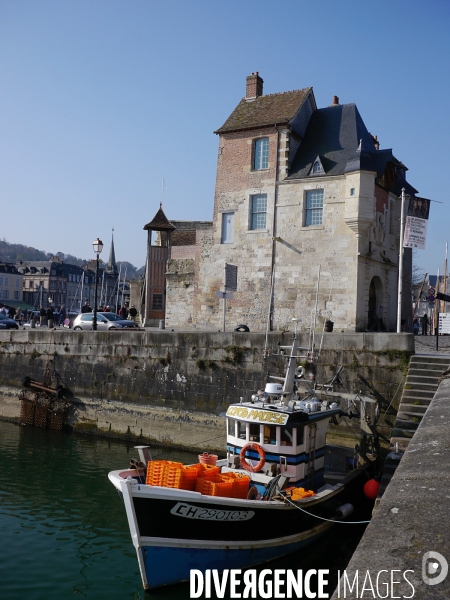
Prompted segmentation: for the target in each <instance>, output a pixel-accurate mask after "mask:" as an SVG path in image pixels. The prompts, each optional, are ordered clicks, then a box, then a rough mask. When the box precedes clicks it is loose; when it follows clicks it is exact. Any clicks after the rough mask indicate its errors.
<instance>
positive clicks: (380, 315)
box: [377, 304, 383, 331]
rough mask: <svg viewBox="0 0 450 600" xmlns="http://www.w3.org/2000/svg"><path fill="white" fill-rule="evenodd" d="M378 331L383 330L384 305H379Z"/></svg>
mask: <svg viewBox="0 0 450 600" xmlns="http://www.w3.org/2000/svg"><path fill="white" fill-rule="evenodd" d="M377 331H383V305H382V304H379V305H378V307H377Z"/></svg>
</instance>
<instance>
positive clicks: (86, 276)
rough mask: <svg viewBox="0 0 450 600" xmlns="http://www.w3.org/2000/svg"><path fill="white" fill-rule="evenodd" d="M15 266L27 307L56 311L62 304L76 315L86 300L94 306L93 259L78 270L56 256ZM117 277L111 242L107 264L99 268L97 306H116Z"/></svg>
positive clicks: (94, 268) (94, 269)
mask: <svg viewBox="0 0 450 600" xmlns="http://www.w3.org/2000/svg"><path fill="white" fill-rule="evenodd" d="M16 267H17V271H18V272H19V273H20V276H21V278H22V279H23V301H24V302H26V303H27V304H29V305H30V306H33V307H35V308H38V307H40V306H43V307H44V308H47V307H48V306H52V307H54V308H58V309H59V308H60V307H61V306H62V305H63V304H64V305H65V307H66V310H68V311H70V312H79V311H80V309H81V307H82V305H83V304H84V302H85V301H86V300H87V301H88V302H89V303H90V305H91V306H92V307H93V306H94V302H95V278H96V261H95V260H94V261H90V262H89V263H88V264H86V265H84V266H83V267H80V266H78V265H71V264H68V263H64V262H63V261H62V260H61V259H60V258H59V257H57V256H55V257H53V259H52V260H50V261H19V262H18V263H17V265H16ZM118 276H119V273H118V269H117V264H116V260H115V254H114V240H112V242H111V250H110V255H109V260H108V263H106V264H102V265H101V268H100V269H99V281H98V290H97V305H98V306H102V305H103V306H105V305H107V304H109V305H111V306H114V307H115V305H116V300H117V289H118V287H117V286H118ZM21 290H22V288H21Z"/></svg>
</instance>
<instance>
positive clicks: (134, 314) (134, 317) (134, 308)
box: [130, 304, 137, 321]
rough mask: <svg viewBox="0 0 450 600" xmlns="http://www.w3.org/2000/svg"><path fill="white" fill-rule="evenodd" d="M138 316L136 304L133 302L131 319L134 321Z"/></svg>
mask: <svg viewBox="0 0 450 600" xmlns="http://www.w3.org/2000/svg"><path fill="white" fill-rule="evenodd" d="M136 316H137V310H136V307H135V306H134V304H132V305H131V308H130V319H131V320H132V321H134V320H135V319H136Z"/></svg>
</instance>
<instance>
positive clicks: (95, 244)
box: [92, 238, 103, 331]
mask: <svg viewBox="0 0 450 600" xmlns="http://www.w3.org/2000/svg"><path fill="white" fill-rule="evenodd" d="M92 247H93V248H94V252H95V254H96V255H97V269H96V271H95V297H94V320H93V322H92V329H93V330H94V331H97V291H98V263H99V258H98V257H99V256H100V253H101V251H102V250H103V242H102V240H101V239H100V238H97V239H96V240H94V241H93V242H92Z"/></svg>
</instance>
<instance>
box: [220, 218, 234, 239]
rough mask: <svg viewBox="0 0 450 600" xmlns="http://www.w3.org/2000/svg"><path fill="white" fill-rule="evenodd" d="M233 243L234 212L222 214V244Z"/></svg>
mask: <svg viewBox="0 0 450 600" xmlns="http://www.w3.org/2000/svg"><path fill="white" fill-rule="evenodd" d="M233 242H234V212H229V213H222V237H221V243H222V244H232V243H233Z"/></svg>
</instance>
